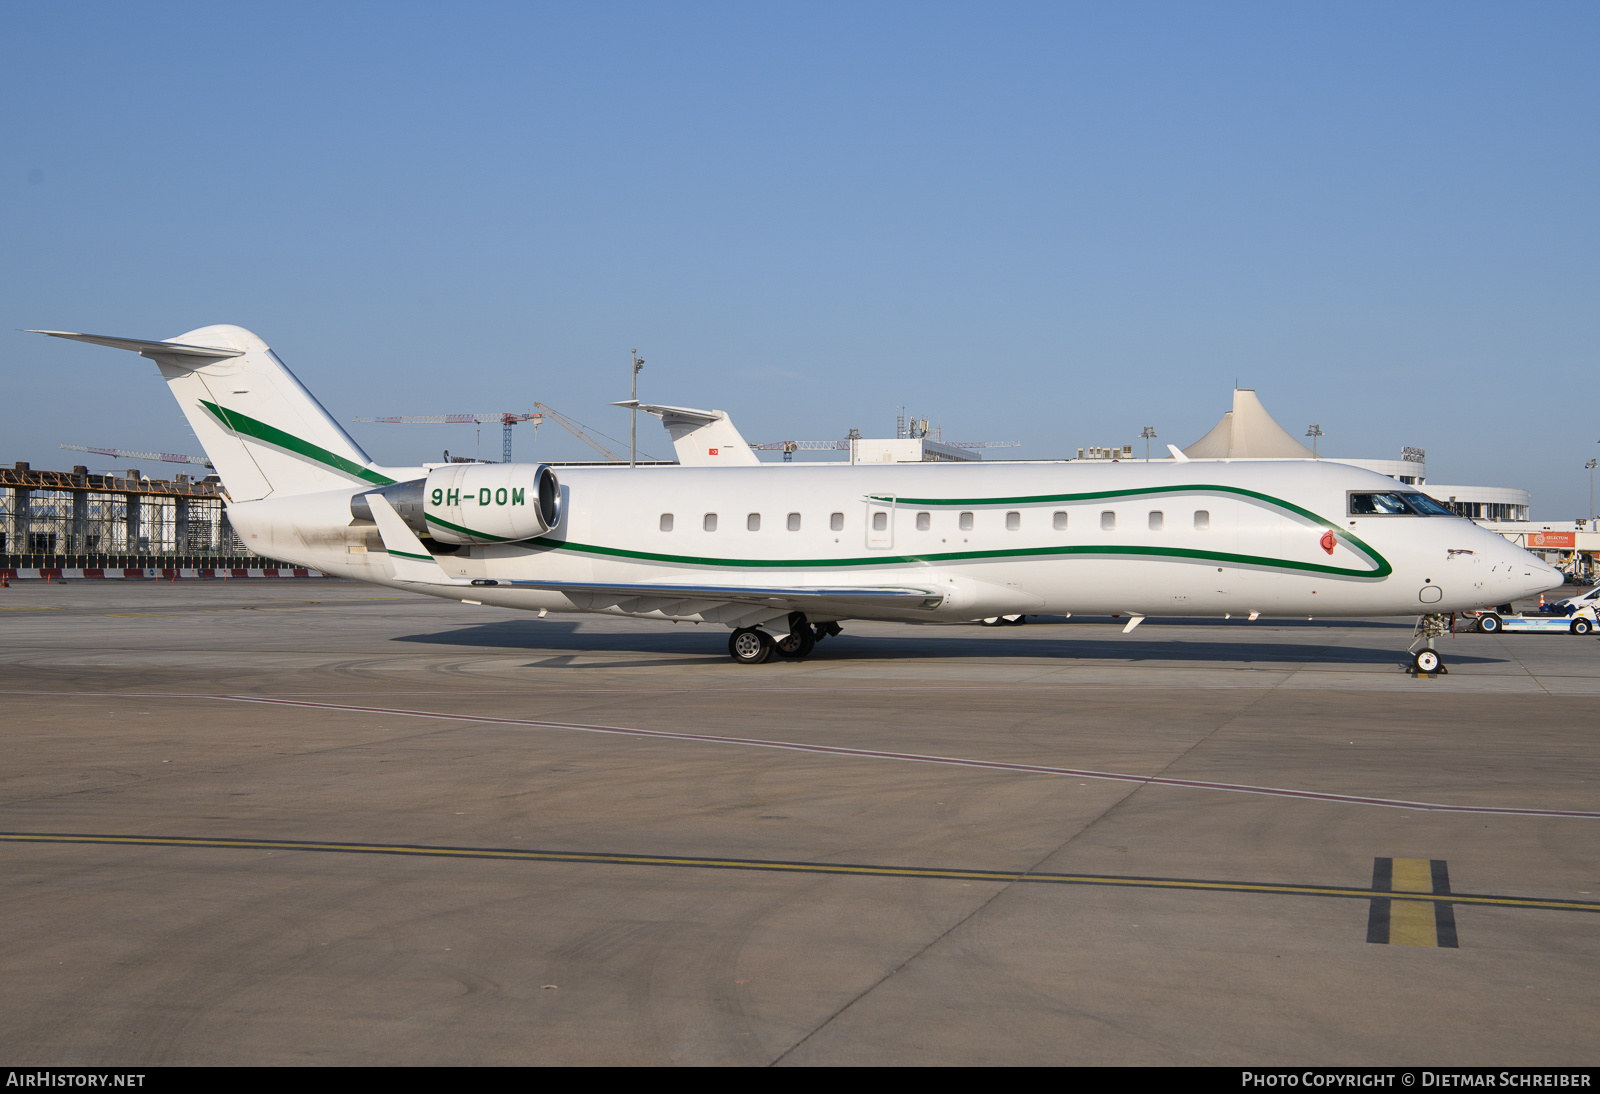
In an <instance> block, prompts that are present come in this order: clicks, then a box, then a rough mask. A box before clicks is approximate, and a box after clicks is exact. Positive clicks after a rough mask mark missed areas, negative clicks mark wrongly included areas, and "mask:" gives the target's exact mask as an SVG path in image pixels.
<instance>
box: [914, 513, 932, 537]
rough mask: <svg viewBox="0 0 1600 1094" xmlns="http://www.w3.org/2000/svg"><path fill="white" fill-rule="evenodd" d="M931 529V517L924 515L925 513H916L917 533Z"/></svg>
mask: <svg viewBox="0 0 1600 1094" xmlns="http://www.w3.org/2000/svg"><path fill="white" fill-rule="evenodd" d="M931 527H933V519H932V518H931V517H929V516H928V514H926V513H918V514H917V531H919V532H926V531H927V530H928V529H929V528H931Z"/></svg>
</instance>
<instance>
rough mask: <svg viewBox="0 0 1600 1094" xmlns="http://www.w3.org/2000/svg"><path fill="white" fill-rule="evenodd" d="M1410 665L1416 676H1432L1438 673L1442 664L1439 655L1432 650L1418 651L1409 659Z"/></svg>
mask: <svg viewBox="0 0 1600 1094" xmlns="http://www.w3.org/2000/svg"><path fill="white" fill-rule="evenodd" d="M1411 664H1412V666H1413V667H1414V668H1415V669H1416V670H1417V672H1418V674H1420V675H1423V676H1432V675H1433V674H1434V673H1436V672H1438V671H1439V668H1440V666H1441V665H1442V664H1443V662H1441V661H1440V660H1439V655H1438V654H1437V653H1436V652H1434V651H1433V650H1418V651H1417V655H1416V656H1415V657H1413V658H1412V659H1411Z"/></svg>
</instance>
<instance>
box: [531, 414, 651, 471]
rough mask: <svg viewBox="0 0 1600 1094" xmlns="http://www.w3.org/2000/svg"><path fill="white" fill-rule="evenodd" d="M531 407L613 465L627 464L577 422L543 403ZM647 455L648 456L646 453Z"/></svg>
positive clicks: (610, 438)
mask: <svg viewBox="0 0 1600 1094" xmlns="http://www.w3.org/2000/svg"><path fill="white" fill-rule="evenodd" d="M533 405H534V406H536V407H538V408H539V409H540V410H542V411H543V412H544V414H545V417H547V418H549V419H550V420H551V421H552V422H555V423H556V425H559V426H560V427H561V428H562V429H565V430H566V431H567V432H568V433H571V434H572V435H573V436H574V437H576V438H578V440H580V441H582V442H583V443H584V444H586V445H588V446H589V447H590V448H592V449H594V450H595V451H596V452H598V453H600V455H602V456H604V457H605V458H606V459H608V460H610V461H611V462H613V463H625V462H627V461H625V460H624V459H623V458H622V457H621V456H619V455H617V454H616V453H615V452H613V451H611V450H610V449H609V448H607V447H606V446H605V445H603V444H601V443H600V442H599V441H597V440H595V439H594V438H593V437H591V436H589V434H588V433H586V432H584V429H583V427H581V426H580V425H579V424H578V423H577V422H575V421H573V420H572V419H571V418H569V417H567V416H566V415H565V414H562V413H561V412H560V411H558V410H555V409H554V408H552V407H548V406H545V405H544V404H543V403H540V402H535V403H534V404H533ZM595 432H596V433H600V431H599V430H598V429H597V430H595ZM600 435H601V436H602V437H605V436H606V435H605V434H604V433H600ZM614 439H615V438H612V437H606V440H608V441H609V440H614ZM617 443H618V444H621V443H622V442H621V441H618V442H617ZM647 455H648V453H647ZM650 458H651V459H654V458H655V457H653V456H652V457H650Z"/></svg>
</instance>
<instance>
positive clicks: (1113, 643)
mask: <svg viewBox="0 0 1600 1094" xmlns="http://www.w3.org/2000/svg"><path fill="white" fill-rule="evenodd" d="M1280 622H1281V621H1274V623H1273V625H1274V626H1277V625H1279V624H1280ZM1302 622H1304V621H1302ZM847 626H848V625H847ZM1032 626H1033V624H1031V623H1030V624H1029V626H1028V627H1025V628H1021V629H1019V630H1018V631H1016V632H1014V634H1013V633H1007V632H1006V631H1004V630H996V629H990V628H983V629H978V628H977V627H976V626H972V627H957V626H950V627H942V626H941V627H906V628H905V633H904V635H892V636H884V635H871V636H861V635H852V634H850V633H849V631H848V630H846V632H845V633H844V635H842V636H841V637H838V638H829V639H826V640H824V641H822V642H819V643H818V644H817V649H816V652H815V653H813V654H812V656H811V658H810V660H811V661H813V662H817V661H836V662H845V661H890V660H895V659H898V658H918V659H925V660H926V659H940V658H961V659H964V660H971V659H975V658H996V659H999V658H1025V659H1031V660H1061V661H1121V662H1168V663H1172V662H1177V663H1194V664H1200V663H1216V662H1227V663H1238V664H1307V663H1311V664H1319V665H1385V664H1389V665H1397V664H1404V663H1408V662H1409V661H1410V655H1409V654H1407V652H1406V645H1407V642H1406V641H1405V635H1403V634H1397V635H1395V641H1394V643H1393V644H1392V645H1384V646H1341V645H1330V644H1328V643H1326V642H1318V641H1316V640H1315V639H1313V638H1311V636H1310V635H1307V639H1308V640H1307V641H1304V642H1272V641H1259V642H1232V641H1212V642H1208V641H1204V640H1202V639H1198V638H1194V637H1176V636H1174V637H1173V638H1170V639H1168V638H1164V637H1158V636H1157V635H1152V634H1150V632H1149V631H1144V632H1143V633H1142V634H1140V635H1139V636H1137V637H1135V636H1128V637H1125V638H1124V637H1120V636H1119V637H1117V638H1100V637H1094V638H1090V637H1081V638H1080V637H1075V636H1073V635H1072V633H1071V630H1070V629H1069V628H1067V627H1062V628H1059V629H1057V628H1049V629H1050V631H1051V632H1052V633H1049V634H1048V636H1044V635H1041V634H1040V633H1039V631H1038V630H1034V631H1032V632H1031V633H1030V632H1029V628H1031V627H1032ZM1146 626H1148V624H1146ZM1162 626H1165V622H1164V621H1163V624H1162ZM1041 629H1043V628H1041ZM1402 630H1409V628H1402ZM727 633H728V632H727V631H726V630H724V629H723V628H721V627H717V628H712V627H708V626H706V627H693V626H691V627H683V626H678V627H671V626H665V627H663V628H662V629H661V630H660V631H659V632H651V631H631V632H621V631H619V632H605V631H580V629H579V625H578V624H576V623H566V622H562V623H547V622H533V621H522V620H501V621H499V622H495V623H483V624H479V625H476V626H470V627H459V628H453V629H451V630H447V631H435V632H432V633H428V634H408V635H401V636H399V637H397V638H396V639H395V641H397V642H415V643H418V644H422V645H436V646H470V647H475V648H478V649H484V650H507V651H539V652H541V653H543V652H548V653H550V654H551V655H552V656H551V657H549V658H547V659H545V660H542V661H537V662H533V664H534V665H539V666H544V667H550V668H559V667H564V665H565V664H566V663H567V662H568V661H569V660H570V659H571V658H572V657H574V656H577V655H578V654H596V653H598V654H635V655H637V654H661V655H665V656H670V657H672V658H674V659H675V660H677V661H678V662H679V663H681V662H682V661H683V660H686V659H692V660H694V661H701V660H708V661H725V660H726V659H727V656H728V654H727V641H728V640H727ZM1147 636H1148V637H1147ZM1442 652H1443V654H1444V658H1445V663H1446V664H1450V665H1491V664H1504V663H1505V660H1506V659H1505V658H1501V657H1473V656H1468V655H1465V654H1462V653H1458V652H1455V651H1453V650H1451V649H1450V646H1449V642H1448V640H1446V643H1445V645H1444V646H1443V649H1442ZM651 664H654V662H649V661H639V662H628V663H618V662H608V663H607V664H605V665H601V666H594V667H603V668H624V667H629V666H630V665H638V666H648V665H651ZM574 667H583V666H574Z"/></svg>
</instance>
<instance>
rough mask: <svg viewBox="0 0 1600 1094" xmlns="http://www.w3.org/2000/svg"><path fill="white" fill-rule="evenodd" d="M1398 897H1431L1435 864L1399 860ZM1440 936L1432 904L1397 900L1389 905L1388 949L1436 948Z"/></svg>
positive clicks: (1396, 864)
mask: <svg viewBox="0 0 1600 1094" xmlns="http://www.w3.org/2000/svg"><path fill="white" fill-rule="evenodd" d="M1393 870H1394V873H1393V878H1394V882H1393V888H1394V892H1396V893H1430V894H1431V893H1432V892H1433V870H1432V863H1431V862H1430V861H1429V860H1428V859H1425V858H1397V859H1395V860H1394V867H1393ZM1438 944H1439V932H1438V928H1437V926H1436V925H1435V923H1434V915H1433V904H1432V903H1429V902H1425V901H1421V900H1395V901H1394V902H1392V903H1391V904H1390V905H1389V945H1391V946H1437V945H1438Z"/></svg>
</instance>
